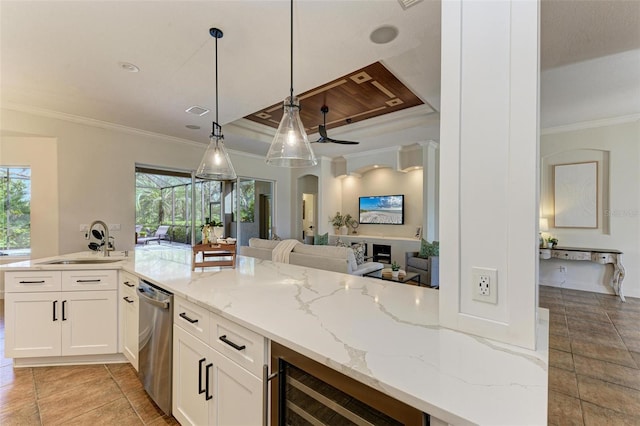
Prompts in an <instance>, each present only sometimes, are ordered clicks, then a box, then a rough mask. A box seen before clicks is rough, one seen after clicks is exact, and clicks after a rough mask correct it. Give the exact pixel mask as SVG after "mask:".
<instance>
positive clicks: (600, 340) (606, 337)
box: [569, 330, 627, 350]
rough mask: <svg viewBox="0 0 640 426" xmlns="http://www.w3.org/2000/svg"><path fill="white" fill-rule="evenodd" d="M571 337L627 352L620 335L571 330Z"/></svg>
mask: <svg viewBox="0 0 640 426" xmlns="http://www.w3.org/2000/svg"><path fill="white" fill-rule="evenodd" d="M569 337H570V338H571V340H582V341H588V342H590V343H592V344H594V345H601V346H610V347H612V348H618V349H622V350H626V349H627V347H626V346H625V344H624V342H623V341H622V338H620V336H619V335H618V333H617V332H616V333H612V334H604V333H594V332H589V331H585V330H569Z"/></svg>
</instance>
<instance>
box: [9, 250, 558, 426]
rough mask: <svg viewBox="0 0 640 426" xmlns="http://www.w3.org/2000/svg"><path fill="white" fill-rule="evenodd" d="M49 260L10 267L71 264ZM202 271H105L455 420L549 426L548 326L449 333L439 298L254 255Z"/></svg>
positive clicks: (174, 254) (178, 264)
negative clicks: (487, 335) (495, 337)
mask: <svg viewBox="0 0 640 426" xmlns="http://www.w3.org/2000/svg"><path fill="white" fill-rule="evenodd" d="M69 257H74V256H73V255H69ZM46 261H47V259H41V260H34V261H30V262H22V263H18V264H11V265H9V266H7V267H4V268H3V270H5V271H7V270H23V269H28V270H38V269H41V270H52V269H57V268H59V269H63V270H64V269H69V268H70V266H71V265H51V264H46V263H43V262H46ZM190 262H191V252H190V251H187V250H179V249H171V248H167V249H154V250H137V251H136V252H135V255H134V256H132V257H130V258H123V259H122V261H120V262H116V263H113V264H109V266H107V265H99V266H98V268H101V269H105V268H106V267H109V268H111V267H113V268H121V269H122V270H124V271H126V272H129V273H132V274H135V275H137V276H139V277H141V278H143V279H146V280H148V281H151V282H152V283H155V284H157V285H159V286H161V287H163V288H165V289H167V290H169V291H171V292H173V293H174V294H175V295H177V296H180V297H183V298H185V299H187V300H188V301H190V302H193V303H195V304H197V305H200V306H202V307H204V308H206V309H207V310H209V311H211V312H213V313H215V314H218V315H220V316H221V317H224V318H227V319H229V320H231V321H233V322H235V323H238V324H240V325H242V326H244V327H246V328H248V329H250V330H253V331H255V332H256V333H259V334H261V335H262V336H264V337H266V338H267V339H269V340H271V341H275V342H278V343H279V344H281V345H283V346H286V347H288V348H290V349H292V350H294V351H296V352H298V353H300V354H302V355H305V356H306V357H308V358H311V359H313V360H315V361H317V362H319V363H321V364H324V365H326V366H329V367H331V368H333V369H334V370H337V371H339V372H341V373H343V374H345V375H346V376H349V377H351V378H354V379H356V380H357V381H359V382H361V383H364V384H366V385H368V386H370V387H372V388H374V389H377V390H380V391H381V392H383V393H385V394H387V395H390V396H392V397H393V398H396V399H398V400H400V401H403V402H405V403H406V404H408V405H411V406H413V407H416V408H418V409H419V410H422V411H423V412H425V413H428V414H430V415H431V416H434V417H435V418H438V419H440V420H442V421H444V422H447V423H451V424H491V425H497V424H505V425H507V424H509V425H514V424H546V421H547V409H546V407H547V367H548V349H547V348H548V346H547V341H548V321H546V320H544V319H541V320H540V323H539V328H538V336H539V339H538V340H539V344H538V350H537V351H530V350H525V349H522V348H519V347H515V346H511V345H507V344H502V343H498V342H494V341H491V340H488V339H484V338H481V337H477V336H472V335H468V334H465V333H460V332H457V331H453V330H449V329H446V328H442V327H440V326H439V325H438V290H433V289H429V288H424V287H416V286H405V285H399V284H397V283H393V282H387V281H383V280H377V279H374V278H363V277H357V276H353V275H345V274H339V273H333V272H328V271H323V270H318V269H312V268H304V267H299V266H294V265H287V264H282V263H273V262H270V261H263V260H258V259H254V258H249V257H242V256H238V260H237V266H236V268H235V269H230V268H229V269H224V268H208V269H205V270H204V271H199V270H197V271H195V272H192V271H191V264H190ZM73 267H74V269H78V265H73ZM88 267H89V266H87V265H82V268H88ZM94 268H96V267H95V266H94ZM542 316H543V315H541V317H542ZM432 424H435V422H434V423H432Z"/></svg>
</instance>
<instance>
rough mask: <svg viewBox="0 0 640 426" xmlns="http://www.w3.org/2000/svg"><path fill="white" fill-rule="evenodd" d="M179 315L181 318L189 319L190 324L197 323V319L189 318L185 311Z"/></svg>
mask: <svg viewBox="0 0 640 426" xmlns="http://www.w3.org/2000/svg"><path fill="white" fill-rule="evenodd" d="M179 316H180V318H182V319H185V320H187V321H189V322H190V323H191V324H195V323H197V322H198V320H197V319H191V318H189V317H188V316H187V313H186V312H182V313H181V314H180V315H179Z"/></svg>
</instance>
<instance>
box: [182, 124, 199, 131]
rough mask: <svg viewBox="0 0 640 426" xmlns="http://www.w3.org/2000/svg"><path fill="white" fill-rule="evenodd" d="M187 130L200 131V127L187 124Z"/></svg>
mask: <svg viewBox="0 0 640 426" xmlns="http://www.w3.org/2000/svg"><path fill="white" fill-rule="evenodd" d="M184 127H186V128H187V129H191V130H200V126H196V125H195V124H187V125H186V126H184Z"/></svg>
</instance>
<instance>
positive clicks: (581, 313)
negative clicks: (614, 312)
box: [565, 306, 611, 324]
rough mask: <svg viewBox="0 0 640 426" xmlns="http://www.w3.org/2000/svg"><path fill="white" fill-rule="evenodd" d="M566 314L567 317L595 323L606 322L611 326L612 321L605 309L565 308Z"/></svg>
mask: <svg viewBox="0 0 640 426" xmlns="http://www.w3.org/2000/svg"><path fill="white" fill-rule="evenodd" d="M565 314H566V315H567V317H572V318H577V319H582V320H585V321H594V322H604V323H607V324H611V319H609V315H607V312H606V311H605V310H604V309H601V308H597V307H595V306H594V307H590V308H587V309H582V308H575V307H570V308H565Z"/></svg>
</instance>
